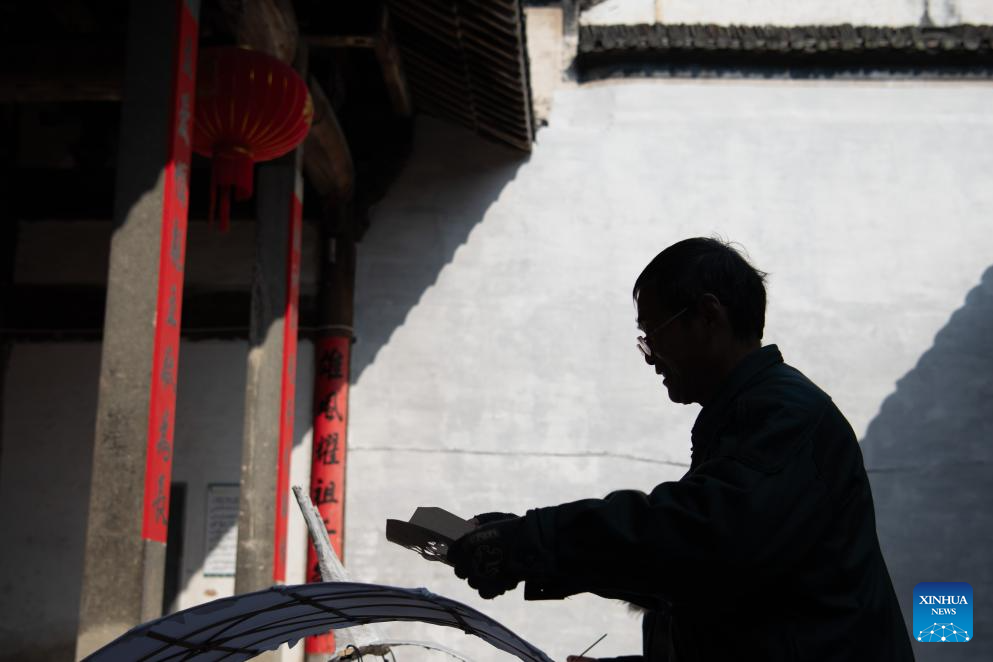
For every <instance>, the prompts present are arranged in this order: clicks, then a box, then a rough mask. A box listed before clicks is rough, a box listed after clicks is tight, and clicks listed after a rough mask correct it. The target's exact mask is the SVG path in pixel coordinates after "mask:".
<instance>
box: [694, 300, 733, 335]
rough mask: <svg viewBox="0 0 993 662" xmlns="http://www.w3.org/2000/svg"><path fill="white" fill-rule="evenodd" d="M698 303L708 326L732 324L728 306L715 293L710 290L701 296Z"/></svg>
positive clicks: (701, 314)
mask: <svg viewBox="0 0 993 662" xmlns="http://www.w3.org/2000/svg"><path fill="white" fill-rule="evenodd" d="M697 305H698V306H699V309H700V316H701V317H702V318H703V320H704V322H706V324H707V326H716V327H726V326H729V325H730V320H729V319H728V311H727V308H725V307H724V304H722V303H721V301H720V299H718V298H717V297H716V296H714V295H713V294H710V293H709V292H708V293H706V294H704V295H703V296H701V297H700V301H699V303H698V304H697Z"/></svg>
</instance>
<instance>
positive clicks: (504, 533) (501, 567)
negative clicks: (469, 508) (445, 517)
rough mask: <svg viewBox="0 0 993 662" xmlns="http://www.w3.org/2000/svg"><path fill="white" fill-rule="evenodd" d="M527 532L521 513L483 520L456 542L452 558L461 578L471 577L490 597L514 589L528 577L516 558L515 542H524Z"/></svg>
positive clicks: (451, 560)
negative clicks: (525, 576) (490, 520)
mask: <svg viewBox="0 0 993 662" xmlns="http://www.w3.org/2000/svg"><path fill="white" fill-rule="evenodd" d="M491 514H493V513H487V515H491ZM498 514H505V513H498ZM523 536H524V520H523V519H522V518H520V517H512V518H504V519H499V520H497V521H494V522H492V523H490V524H482V525H480V526H479V528H477V529H475V530H474V531H470V532H469V533H467V534H465V535H464V536H462V537H461V538H459V539H458V540H456V541H455V542H454V543H452V546H451V547H450V548H449V550H448V560H449V561H450V562H451V563H452V565H454V566H455V575H456V576H457V577H458V578H459V579H465V580H468V582H469V586H471V587H473V588H474V589H476V590H477V591H479V595H480V597H483V598H486V599H487V600H489V599H491V598H495V597H496V596H498V595H501V594H503V593H505V592H506V591H509V590H512V589H513V588H514V587H515V586H517V584H518V583H519V582H520V581H521V580H522V579H524V575H523V574H522V568H521V566H520V563H518V562H517V560H516V559H515V556H516V554H517V550H516V549H515V543H520V541H521V539H522V537H523Z"/></svg>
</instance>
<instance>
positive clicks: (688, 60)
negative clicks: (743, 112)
mask: <svg viewBox="0 0 993 662" xmlns="http://www.w3.org/2000/svg"><path fill="white" fill-rule="evenodd" d="M653 65H654V66H660V65H661V66H662V67H666V66H695V65H702V66H714V67H781V68H820V69H831V68H841V69H852V68H863V69H864V68H883V69H893V68H897V69H899V68H915V67H924V68H939V69H941V68H945V69H960V70H964V71H973V72H975V71H993V26H991V25H955V26H950V27H944V28H922V27H873V26H853V25H848V24H844V25H805V26H795V27H776V26H718V25H667V24H654V25H584V26H582V27H581V28H580V32H579V48H578V53H577V57H576V67H577V70H578V71H579V72H580V74H581V76H582V74H583V72H587V73H590V72H592V71H593V70H595V69H597V68H603V67H607V68H610V67H621V68H623V67H624V66H628V67H631V66H635V67H651V66H653ZM594 77H596V76H594Z"/></svg>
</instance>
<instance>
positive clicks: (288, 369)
mask: <svg viewBox="0 0 993 662" xmlns="http://www.w3.org/2000/svg"><path fill="white" fill-rule="evenodd" d="M295 176H296V178H297V180H298V184H302V182H301V181H300V171H299V168H298V169H297V171H296V173H295ZM296 188H297V191H295V192H294V193H293V198H292V200H291V201H290V209H289V213H290V223H289V230H290V231H289V237H288V241H287V251H288V255H287V259H286V270H287V274H286V312H285V314H284V315H283V383H282V387H281V388H282V397H281V401H280V408H279V464H278V467H277V474H276V544H275V546H274V552H273V553H274V556H273V563H272V580H273V581H274V582H277V583H285V582H286V526H287V516H288V510H287V509H288V508H289V503H290V497H289V488H290V454H291V451H292V449H293V413H294V412H293V408H294V403H295V402H296V372H297V322H298V319H299V305H298V304H299V300H300V249H301V241H302V240H301V235H302V233H303V204H302V203H301V201H300V196H301V195H302V193H301V190H300V189H302V188H303V187H302V185H298V186H297V187H296Z"/></svg>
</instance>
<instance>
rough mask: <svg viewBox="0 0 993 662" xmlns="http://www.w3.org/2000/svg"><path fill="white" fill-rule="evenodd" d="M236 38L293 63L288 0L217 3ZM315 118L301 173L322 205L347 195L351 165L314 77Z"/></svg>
mask: <svg viewBox="0 0 993 662" xmlns="http://www.w3.org/2000/svg"><path fill="white" fill-rule="evenodd" d="M221 4H222V5H223V6H224V13H225V16H226V18H227V20H228V21H229V23H230V25H231V27H232V29H233V31H234V33H235V35H236V37H237V39H238V41H239V43H242V44H244V45H246V46H249V47H251V48H254V49H255V50H257V51H261V52H263V53H268V54H270V55H273V56H275V57H277V58H279V59H281V60H283V61H284V62H292V61H293V59H294V57H295V56H296V53H297V49H298V46H299V45H300V30H299V28H298V26H297V22H296V15H295V14H294V13H293V5H292V3H291V2H290V0H225V2H222V3H221ZM309 87H310V97H311V99H312V100H313V103H314V123H313V125H312V126H311V128H310V133H309V134H308V135H307V139H306V141H305V142H304V172H305V173H306V175H307V178H308V179H309V180H310V183H311V184H312V185H313V187H314V189H315V190H316V191H317V192H318V194H319V195H320V196H321V197H322V198H324V199H325V203H326V204H336V203H339V202H347V201H348V200H351V198H352V195H353V194H354V192H355V167H354V165H353V163H352V154H351V151H350V150H349V148H348V142H347V141H346V140H345V135H344V133H343V132H342V130H341V125H340V124H338V118H337V117H336V116H335V112H334V108H332V106H331V102H329V101H328V98H327V95H325V94H324V90H322V89H321V86H320V85H319V84H318V83H317V81H315V80H314V79H313V78H311V79H310V81H309Z"/></svg>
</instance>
